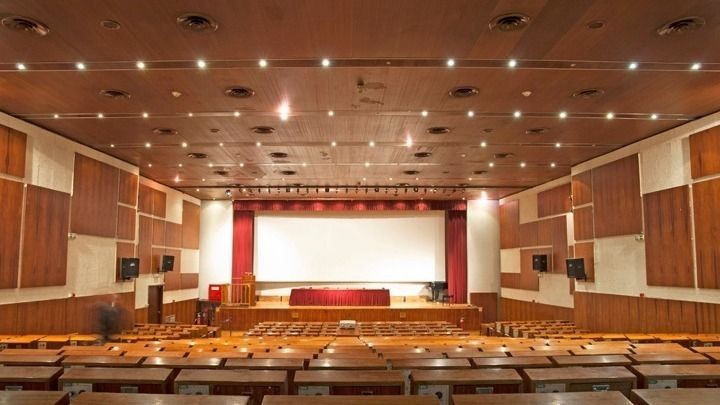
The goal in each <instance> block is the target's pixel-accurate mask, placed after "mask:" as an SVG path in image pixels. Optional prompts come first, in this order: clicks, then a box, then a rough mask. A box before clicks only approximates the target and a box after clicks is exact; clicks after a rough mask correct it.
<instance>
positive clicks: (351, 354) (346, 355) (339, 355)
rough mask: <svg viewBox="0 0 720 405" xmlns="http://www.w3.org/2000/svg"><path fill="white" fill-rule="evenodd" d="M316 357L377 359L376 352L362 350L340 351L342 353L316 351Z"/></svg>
mask: <svg viewBox="0 0 720 405" xmlns="http://www.w3.org/2000/svg"><path fill="white" fill-rule="evenodd" d="M316 357H317V358H318V359H377V358H379V356H378V353H374V352H370V351H363V352H342V353H326V352H322V353H318V354H317V356H316Z"/></svg>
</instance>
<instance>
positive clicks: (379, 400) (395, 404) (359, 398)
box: [208, 395, 438, 405]
mask: <svg viewBox="0 0 720 405" xmlns="http://www.w3.org/2000/svg"><path fill="white" fill-rule="evenodd" d="M437 404H438V399H437V397H436V396H434V395H343V396H337V395H336V396H312V397H311V396H297V395H266V396H265V399H264V400H263V403H262V405H437ZM208 405H210V404H208Z"/></svg>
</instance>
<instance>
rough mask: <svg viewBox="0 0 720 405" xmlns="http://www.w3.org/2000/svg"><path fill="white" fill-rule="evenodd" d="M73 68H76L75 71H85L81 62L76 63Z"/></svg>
mask: <svg viewBox="0 0 720 405" xmlns="http://www.w3.org/2000/svg"><path fill="white" fill-rule="evenodd" d="M75 67H76V68H77V70H85V64H84V63H82V62H78V63H76V64H75Z"/></svg>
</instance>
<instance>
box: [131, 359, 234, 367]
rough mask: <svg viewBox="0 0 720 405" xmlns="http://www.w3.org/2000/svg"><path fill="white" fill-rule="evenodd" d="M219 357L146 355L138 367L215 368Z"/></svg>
mask: <svg viewBox="0 0 720 405" xmlns="http://www.w3.org/2000/svg"><path fill="white" fill-rule="evenodd" d="M222 362H223V359H221V358H219V357H147V358H146V359H145V360H143V362H142V364H141V365H140V367H162V368H172V369H176V370H179V369H187V368H201V369H215V368H218V367H220V366H221V365H222Z"/></svg>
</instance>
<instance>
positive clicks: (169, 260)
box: [160, 255, 175, 271]
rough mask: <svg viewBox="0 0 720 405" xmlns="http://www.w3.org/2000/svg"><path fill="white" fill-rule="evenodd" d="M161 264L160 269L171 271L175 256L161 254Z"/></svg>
mask: <svg viewBox="0 0 720 405" xmlns="http://www.w3.org/2000/svg"><path fill="white" fill-rule="evenodd" d="M161 266H162V267H160V271H173V266H175V256H168V255H165V256H163V257H162V265H161Z"/></svg>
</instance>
